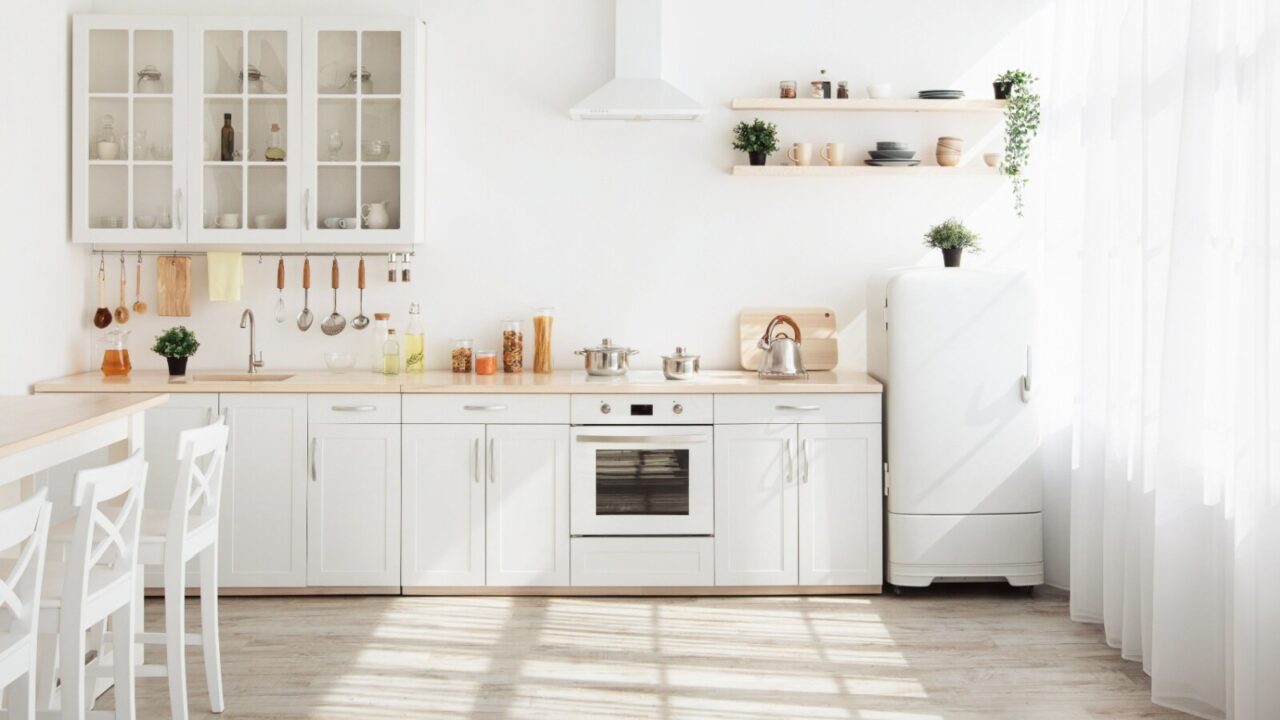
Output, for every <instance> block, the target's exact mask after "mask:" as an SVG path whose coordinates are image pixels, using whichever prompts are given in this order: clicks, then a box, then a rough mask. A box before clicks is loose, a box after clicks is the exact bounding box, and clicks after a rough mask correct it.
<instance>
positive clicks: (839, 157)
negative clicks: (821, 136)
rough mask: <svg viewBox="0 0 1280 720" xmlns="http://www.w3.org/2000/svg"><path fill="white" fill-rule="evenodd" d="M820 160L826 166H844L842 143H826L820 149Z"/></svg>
mask: <svg viewBox="0 0 1280 720" xmlns="http://www.w3.org/2000/svg"><path fill="white" fill-rule="evenodd" d="M822 159H823V160H826V161H827V164H828V165H843V164H844V143H827V144H826V145H825V146H823V148H822Z"/></svg>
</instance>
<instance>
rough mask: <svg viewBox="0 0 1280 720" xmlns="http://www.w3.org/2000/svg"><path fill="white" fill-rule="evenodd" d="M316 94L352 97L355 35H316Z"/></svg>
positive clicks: (333, 33) (341, 33) (322, 33)
mask: <svg viewBox="0 0 1280 720" xmlns="http://www.w3.org/2000/svg"><path fill="white" fill-rule="evenodd" d="M316 35H317V37H316V65H317V67H316V69H315V71H316V92H317V93H319V94H321V95H354V94H355V92H356V85H357V84H358V83H356V82H353V81H352V74H353V73H355V72H356V34H355V33H354V32H349V31H330V30H326V31H322V32H319V33H317V34H316Z"/></svg>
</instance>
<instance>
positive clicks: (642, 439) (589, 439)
mask: <svg viewBox="0 0 1280 720" xmlns="http://www.w3.org/2000/svg"><path fill="white" fill-rule="evenodd" d="M577 440H578V442H580V443H606V444H607V443H612V444H616V445H654V444H661V443H679V444H681V445H683V444H686V443H704V442H706V441H707V436H706V435H579V436H578V438H577Z"/></svg>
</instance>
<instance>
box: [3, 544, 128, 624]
mask: <svg viewBox="0 0 1280 720" xmlns="http://www.w3.org/2000/svg"><path fill="white" fill-rule="evenodd" d="M13 564H14V561H12V560H0V575H5V574H7V573H8V572H9V571H10V570H12V568H13ZM134 577H135V576H134V574H133V573H132V572H129V571H127V570H123V569H113V568H108V567H103V566H101V565H96V566H94V567H93V568H92V569H91V570H90V571H89V591H88V593H87V597H86V600H85V606H86V607H92V606H93V605H94V604H95V603H96V602H97V601H99V600H103V601H109V600H110V599H111V598H112V597H114V598H115V600H116V602H108V603H107V606H108V608H109V609H114V608H115V607H119V606H120V604H121V603H120V602H119V601H120V600H121V599H123V600H124V601H125V602H128V600H129V599H130V598H131V597H132V595H133V581H134ZM66 579H67V564H66V563H62V562H49V561H46V562H45V564H44V587H43V588H41V592H40V626H41V628H42V630H41V632H44V631H45V630H43V628H52V629H53V630H56V629H57V618H58V611H60V610H61V609H62V600H63V598H62V594H63V593H62V589H63V585H64V584H65V582H66Z"/></svg>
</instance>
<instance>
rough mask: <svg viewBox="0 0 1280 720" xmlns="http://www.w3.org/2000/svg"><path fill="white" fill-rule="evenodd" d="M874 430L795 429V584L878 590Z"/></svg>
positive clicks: (872, 427) (876, 444)
mask: <svg viewBox="0 0 1280 720" xmlns="http://www.w3.org/2000/svg"><path fill="white" fill-rule="evenodd" d="M880 448H881V446H880V425H878V424H870V423H866V424H856V425H853V424H847V425H801V426H800V458H799V460H800V584H801V585H879V584H880V583H881V579H882V575H883V567H884V558H883V552H882V548H883V539H882V534H881V533H882V529H881V522H882V520H881V517H882V514H881V506H882V501H883V498H884V495H883V493H882V490H881V487H882V486H881V484H880V478H881V467H882V466H881V461H880V453H881V450H880Z"/></svg>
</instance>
